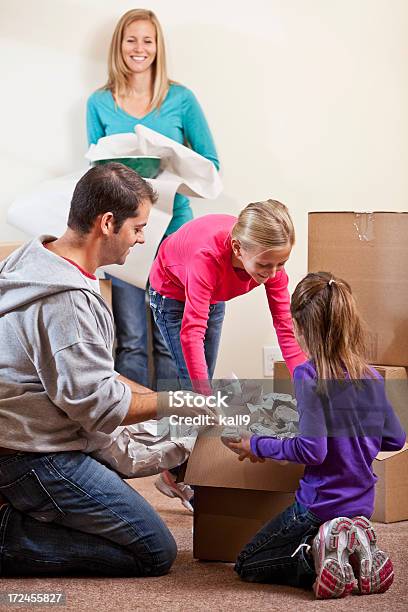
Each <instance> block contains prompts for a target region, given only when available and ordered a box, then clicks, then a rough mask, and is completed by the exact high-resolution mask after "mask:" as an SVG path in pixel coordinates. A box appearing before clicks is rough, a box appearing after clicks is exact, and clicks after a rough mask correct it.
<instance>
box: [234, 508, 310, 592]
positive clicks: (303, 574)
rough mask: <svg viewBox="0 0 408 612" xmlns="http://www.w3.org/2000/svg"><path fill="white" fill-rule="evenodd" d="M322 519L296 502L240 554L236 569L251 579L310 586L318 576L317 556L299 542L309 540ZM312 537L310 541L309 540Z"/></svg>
mask: <svg viewBox="0 0 408 612" xmlns="http://www.w3.org/2000/svg"><path fill="white" fill-rule="evenodd" d="M321 524H322V521H321V520H320V519H319V518H318V517H317V516H315V515H314V514H313V513H312V512H310V510H308V509H307V508H305V506H302V505H301V504H299V503H298V502H295V503H294V504H293V505H292V506H289V508H286V510H284V511H283V512H282V513H281V514H279V515H278V516H276V517H275V518H273V519H272V520H271V521H270V522H269V523H267V524H266V525H265V526H264V527H262V529H261V530H260V531H258V533H257V534H256V535H255V536H254V537H253V539H252V540H251V542H249V544H247V545H246V546H245V548H244V549H243V550H242V551H241V552H240V554H239V555H238V559H237V562H236V564H235V568H234V569H235V571H236V572H237V573H238V574H239V576H240V577H241V578H242V580H246V581H247V582H269V583H272V584H288V585H291V586H297V587H302V588H310V587H311V586H312V584H313V582H314V581H315V579H316V573H315V570H314V564H313V558H312V557H310V556H309V555H308V554H306V553H305V549H304V548H301V549H300V550H299V551H298V552H297V553H296V554H295V555H294V556H293V557H292V556H291V555H292V554H293V553H294V552H295V551H296V549H297V547H298V546H299V544H305V543H309V544H311V540H312V539H313V537H314V536H315V535H316V534H317V532H318V530H319V527H320V525H321ZM309 540H310V541H309Z"/></svg>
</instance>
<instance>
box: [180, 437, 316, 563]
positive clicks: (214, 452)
mask: <svg viewBox="0 0 408 612" xmlns="http://www.w3.org/2000/svg"><path fill="white" fill-rule="evenodd" d="M303 470H304V466H303V465H298V464H295V463H288V464H285V465H282V464H280V463H278V462H276V461H272V460H267V461H265V463H255V464H254V463H250V462H249V461H245V462H243V463H241V462H240V461H238V457H237V455H236V454H234V453H232V452H231V451H230V450H228V449H227V448H226V447H225V446H224V445H223V443H222V442H221V440H220V438H219V437H214V436H213V435H211V437H210V436H201V437H200V438H199V439H198V440H197V442H196V444H195V447H194V451H193V453H192V455H191V457H190V459H189V462H188V465H187V471H186V475H185V482H188V483H189V484H192V485H194V538H193V555H194V557H195V558H196V559H205V560H211V561H226V562H234V561H235V560H236V558H237V555H238V554H239V552H240V551H241V549H242V548H243V547H244V546H245V544H247V543H248V542H249V540H250V539H251V538H252V537H253V536H254V535H255V534H256V532H257V531H259V529H261V527H262V526H263V525H264V524H265V523H266V522H267V521H268V520H270V519H271V518H272V517H273V516H275V515H276V514H279V513H280V512H282V510H284V509H285V508H287V507H288V506H290V504H292V503H293V501H294V498H295V494H294V491H295V490H296V489H297V486H298V482H299V479H300V478H301V476H302V474H303Z"/></svg>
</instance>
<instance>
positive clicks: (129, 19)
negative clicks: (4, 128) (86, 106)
mask: <svg viewBox="0 0 408 612" xmlns="http://www.w3.org/2000/svg"><path fill="white" fill-rule="evenodd" d="M134 21H150V23H152V24H153V25H154V27H155V29H156V47H157V51H156V58H155V60H154V63H153V92H152V99H151V102H150V109H151V110H153V109H155V108H160V106H161V104H162V103H163V100H164V98H165V97H166V95H167V92H168V89H169V85H170V83H171V81H170V80H169V78H168V76H167V67H166V50H165V46H164V37H163V31H162V29H161V25H160V22H159V20H158V19H157V17H156V15H155V14H154V13H153V11H149V10H147V9H132V10H130V11H128V12H127V13H125V14H124V15H122V17H121V18H120V19H119V21H118V23H117V25H116V28H115V31H114V32H113V36H112V40H111V44H110V47H109V57H108V81H107V83H106V84H105V85H104V86H103V89H108V90H109V91H111V92H112V95H113V96H114V98H115V100H116V101H117V99H118V97H119V96H123V95H126V94H127V93H128V92H129V75H130V74H131V71H130V70H129V68H128V67H127V66H126V63H125V60H124V59H123V55H122V41H123V37H124V33H125V29H126V28H127V27H128V25H130V24H131V23H133V22H134Z"/></svg>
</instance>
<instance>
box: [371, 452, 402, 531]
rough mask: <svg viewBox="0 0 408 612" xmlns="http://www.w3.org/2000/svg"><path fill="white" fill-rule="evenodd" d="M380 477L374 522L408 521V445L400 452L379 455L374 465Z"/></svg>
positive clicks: (376, 492) (377, 486)
mask: <svg viewBox="0 0 408 612" xmlns="http://www.w3.org/2000/svg"><path fill="white" fill-rule="evenodd" d="M373 469H374V473H375V474H376V475H377V476H378V482H377V485H376V489H375V508H374V514H373V516H372V520H373V521H378V522H380V523H395V522H397V521H405V520H408V444H405V446H404V448H403V449H402V450H400V451H396V452H393V453H379V454H378V455H377V457H376V459H375V461H374V464H373Z"/></svg>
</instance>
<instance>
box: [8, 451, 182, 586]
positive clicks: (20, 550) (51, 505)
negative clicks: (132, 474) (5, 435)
mask: <svg viewBox="0 0 408 612" xmlns="http://www.w3.org/2000/svg"><path fill="white" fill-rule="evenodd" d="M0 494H2V495H3V496H4V497H5V498H6V499H7V500H8V501H9V502H10V505H7V506H3V508H2V510H1V512H0V576H38V575H45V576H61V575H69V574H77V575H81V574H88V575H89V574H91V575H103V576H160V575H162V574H165V573H167V572H168V571H169V569H170V567H171V565H172V563H173V561H174V559H175V557H176V553H177V547H176V543H175V541H174V539H173V536H172V535H171V533H170V531H169V530H168V528H167V527H166V525H165V524H164V522H163V521H162V520H161V518H160V517H159V515H158V514H157V513H156V512H155V510H154V509H153V508H152V507H151V506H150V504H148V502H147V501H146V500H145V499H143V497H142V496H141V495H139V493H137V492H136V491H135V490H134V489H132V488H131V487H130V486H129V485H128V484H127V483H126V482H124V481H123V480H122V479H121V478H120V476H119V475H118V474H116V472H113V471H112V470H110V469H108V468H107V467H105V466H104V465H102V464H100V463H99V462H98V461H96V460H95V459H93V458H92V457H90V456H89V455H86V454H85V453H82V452H79V451H69V452H60V453H49V454H39V453H18V454H15V455H9V456H1V457H0Z"/></svg>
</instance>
